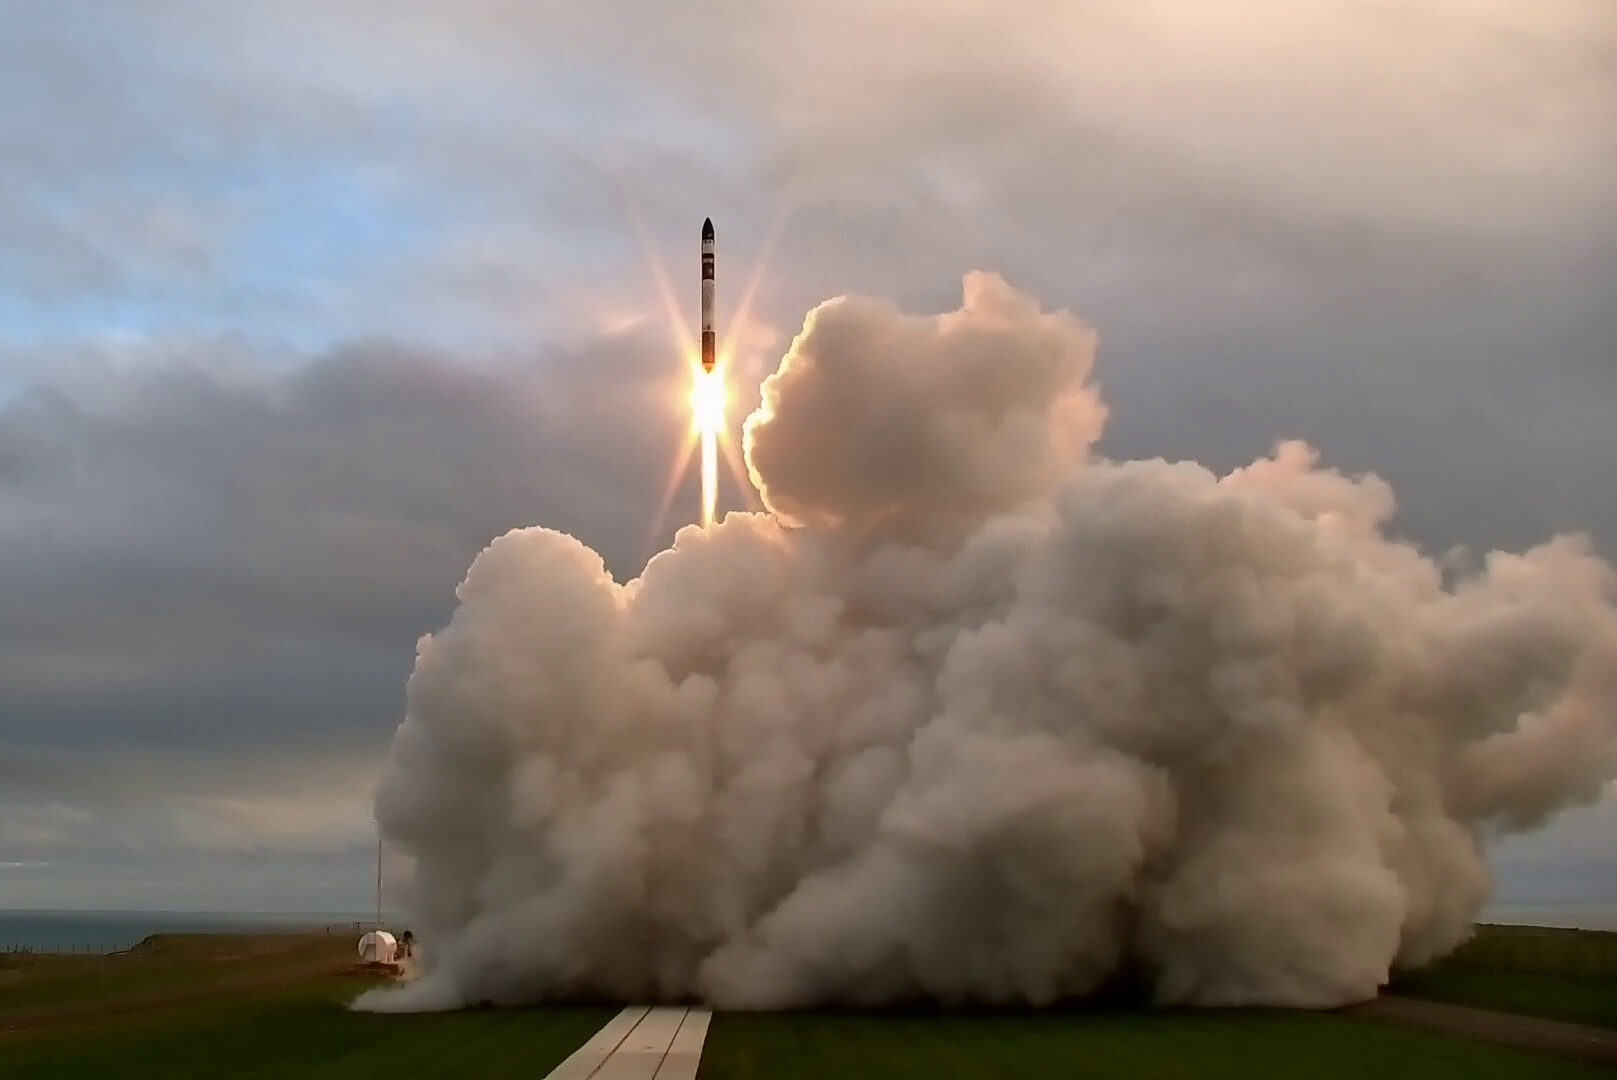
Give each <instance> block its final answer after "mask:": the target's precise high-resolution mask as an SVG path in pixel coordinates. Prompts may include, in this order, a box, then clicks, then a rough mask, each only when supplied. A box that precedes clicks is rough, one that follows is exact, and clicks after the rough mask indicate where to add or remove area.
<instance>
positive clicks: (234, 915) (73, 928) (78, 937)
mask: <svg viewBox="0 0 1617 1080" xmlns="http://www.w3.org/2000/svg"><path fill="white" fill-rule="evenodd" d="M382 918H383V921H384V922H390V921H394V922H396V921H397V920H396V916H395V917H390V916H389V915H388V913H387V912H383V913H382ZM375 919H376V915H375V913H374V912H373V913H370V914H362V913H356V912H352V911H335V912H333V911H300V912H235V911H20V910H19V911H5V910H0V952H4V951H6V950H8V949H13V950H14V949H30V950H34V951H36V952H117V951H118V950H120V949H127V948H129V947H130V946H131V945H134V944H136V943H137V942H139V941H140V940H141V939H142V938H144V937H146V936H147V935H148V934H254V933H267V932H273V931H287V930H309V929H320V928H325V927H331V928H332V929H333V930H336V929H341V930H342V931H344V932H354V933H358V932H359V931H360V930H362V929H365V928H369V927H370V926H371V924H372V923H373V922H374V921H375Z"/></svg>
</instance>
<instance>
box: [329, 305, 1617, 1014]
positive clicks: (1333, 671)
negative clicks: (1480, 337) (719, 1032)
mask: <svg viewBox="0 0 1617 1080" xmlns="http://www.w3.org/2000/svg"><path fill="white" fill-rule="evenodd" d="M1094 352H1095V335H1094V334H1093V332H1092V331H1091V330H1090V329H1089V328H1087V327H1086V326H1084V325H1083V324H1082V323H1081V322H1080V321H1079V320H1077V319H1076V318H1074V317H1073V316H1071V315H1069V314H1066V313H1059V312H1058V313H1051V312H1044V311H1041V310H1040V308H1039V306H1038V304H1037V303H1036V302H1035V301H1034V300H1033V299H1031V298H1029V297H1027V296H1024V295H1022V294H1020V293H1018V292H1017V291H1015V290H1014V289H1012V288H1011V287H1010V286H1008V285H1007V284H1006V283H1004V282H1003V281H1001V280H1000V279H999V278H997V277H994V276H991V275H983V274H976V275H971V276H969V277H968V278H967V279H966V281H965V299H964V303H963V305H962V307H961V309H960V310H958V311H955V312H950V313H948V314H944V315H940V316H935V317H918V316H914V315H909V314H906V313H903V312H901V311H899V310H896V309H895V308H893V307H891V306H890V305H887V304H885V303H882V302H879V301H875V300H870V299H858V298H842V299H837V300H833V301H830V302H828V303H826V304H823V305H821V306H820V307H819V308H818V309H816V310H815V311H814V312H812V313H811V314H810V315H809V317H808V319H807V321H806V322H805V325H804V328H803V330H802V332H801V334H799V336H798V337H797V339H796V340H795V341H794V342H793V344H792V346H791V348H790V350H789V351H788V352H787V354H786V356H785V357H784V359H783V360H782V362H781V364H780V367H779V369H778V371H777V372H776V373H775V374H773V375H772V376H771V377H770V378H769V379H768V380H767V381H766V382H765V384H764V392H763V404H762V406H761V407H760V409H759V410H758V412H757V413H755V414H754V415H753V416H752V417H751V418H750V419H749V420H748V422H747V425H746V430H745V449H746V457H747V461H748V465H749V468H750V470H751V473H752V477H753V480H754V482H755V483H756V485H757V487H758V489H759V491H760V492H761V493H762V495H763V498H764V501H765V504H766V506H767V507H768V508H769V510H770V511H771V512H772V513H770V514H731V515H730V516H729V517H727V518H726V519H725V520H724V521H723V522H722V523H721V524H719V525H717V526H715V527H712V528H710V529H707V530H702V529H698V528H695V527H691V528H687V529H685V530H683V531H681V532H680V533H679V534H678V536H677V538H676V540H675V543H674V546H673V547H672V549H670V550H668V551H664V552H662V553H660V554H659V555H657V556H656V557H655V558H653V559H652V560H651V562H650V563H649V564H648V565H647V566H646V568H645V571H644V573H643V574H642V575H641V577H640V578H638V579H637V580H635V581H632V582H629V583H628V584H626V585H619V584H617V583H616V582H614V581H613V579H612V578H611V576H610V575H609V574H608V572H607V571H606V569H605V567H604V565H603V563H602V560H601V558H600V557H599V556H598V555H596V554H595V553H594V552H593V551H591V550H590V549H588V548H587V547H585V546H584V545H583V544H581V543H579V542H578V541H577V540H575V539H573V538H571V537H569V536H567V535H564V534H561V533H557V532H554V531H550V530H547V529H542V528H530V529H519V530H516V531H513V532H510V533H507V534H506V535H504V536H502V537H500V538H499V539H498V540H496V541H494V543H492V544H491V545H490V546H489V547H488V548H487V549H486V550H485V551H484V552H483V553H482V554H481V555H480V556H479V557H478V558H477V560H476V561H475V562H474V563H473V565H472V567H471V569H470V571H469V572H468V573H467V576H466V579H465V581H464V582H463V583H462V584H461V586H460V589H459V592H458V596H459V607H458V609H457V610H456V612H455V614H454V616H453V618H452V619H451V621H450V623H449V625H448V627H446V628H445V629H443V630H442V631H441V632H439V633H437V634H434V635H432V636H429V637H425V638H423V639H422V640H421V642H420V645H419V650H418V657H417V662H416V667H415V671H414V674H413V675H412V676H411V678H410V681H409V685H408V702H407V715H406V717H405V719H404V721H403V723H402V724H401V726H400V728H399V730H398V733H397V736H396V738H395V741H394V745H393V750H392V755H391V760H390V762H389V765H388V767H387V770H386V773H385V776H384V779H383V781H382V783H381V786H380V789H379V791H378V795H377V813H378V817H379V819H380V822H381V825H382V828H383V830H384V832H385V835H386V836H387V837H388V838H389V839H390V840H391V841H392V842H393V843H394V844H395V845H397V846H399V847H400V848H401V849H403V850H404V851H406V852H408V853H409V854H410V855H411V856H412V857H413V860H414V864H415V878H414V881H413V886H412V888H413V898H412V908H411V917H412V920H413V927H414V929H416V931H417V932H418V934H419V935H420V936H421V938H422V939H423V941H424V942H425V943H426V946H427V948H426V956H425V973H424V974H423V975H422V977H420V978H419V979H417V980H415V981H414V982H412V983H409V984H407V985H405V986H403V987H402V988H399V989H395V990H386V991H376V992H372V993H370V994H367V995H366V996H365V997H364V998H362V999H361V1001H360V1002H359V1003H358V1004H359V1007H362V1008H371V1009H383V1010H412V1009H429V1008H451V1007H456V1006H459V1005H463V1004H468V1003H472V1002H477V1001H482V1000H492V1001H496V1002H502V1003H504V1002H528V1001H537V1000H547V999H555V998H565V997H570V996H579V995H588V996H602V995H604V996H607V997H611V998H616V999H622V1000H635V1001H643V1000H650V999H666V998H682V997H698V998H701V999H704V1000H707V1001H710V1002H712V1003H714V1004H716V1005H718V1006H721V1007H729V1008H789V1007H797V1006H809V1005H816V1004H824V1003H843V1004H855V1005H866V1004H870V1005H873V1004H879V1003H888V1002H897V1001H906V1000H935V1001H941V1002H945V1003H967V1002H983V1003H1026V1004H1031V1005H1042V1004H1047V1003H1050V1002H1053V1001H1056V1000H1059V999H1062V998H1066V997H1071V996H1076V995H1083V994H1085V993H1088V992H1091V991H1093V990H1095V989H1096V988H1097V987H1098V986H1100V985H1102V984H1103V983H1104V982H1105V981H1106V980H1107V979H1108V978H1109V977H1111V976H1113V975H1114V974H1115V973H1117V972H1119V971H1124V970H1126V971H1130V972H1135V973H1139V976H1140V977H1142V978H1144V979H1146V980H1147V981H1148V982H1149V984H1150V986H1151V988H1152V992H1153V995H1154V997H1155V999H1156V1000H1158V1001H1160V1002H1163V1003H1190V1004H1200V1005H1219V1004H1258V1003H1261V1004H1278V1005H1292V1006H1304V1007H1322V1006H1334V1005H1339V1004H1343V1003H1346V1002H1351V1001H1355V1000H1359V999H1363V998H1367V997H1370V996H1372V995H1374V994H1375V993H1376V990H1377V988H1378V986H1379V985H1380V984H1382V983H1383V982H1384V981H1385V980H1386V978H1387V976H1388V973H1389V970H1390V969H1391V968H1392V967H1394V966H1397V965H1418V964H1421V963H1424V962H1426V961H1428V960H1430V959H1432V958H1433V957H1435V956H1438V955H1440V954H1442V953H1444V952H1445V951H1447V950H1449V949H1451V948H1453V947H1454V946H1455V945H1457V944H1458V943H1459V942H1461V941H1462V940H1464V939H1465V938H1466V937H1467V935H1468V934H1469V933H1470V928H1471V924H1472V921H1473V919H1474V917H1475V916H1476V914H1477V912H1478V910H1479V908H1480V907H1481V905H1482V904H1483V903H1484V901H1485V900H1486V898H1487V896H1488V894H1489V888H1490V884H1489V877H1488V872H1487V867H1486V864H1485V862H1484V859H1483V855H1482V847H1481V843H1482V839H1483V838H1484V837H1485V835H1487V833H1488V831H1489V830H1492V829H1522V828H1529V827H1532V826H1533V825H1535V824H1537V823H1539V822H1542V821H1543V820H1544V819H1545V818H1546V817H1547V816H1548V815H1551V814H1553V813H1554V812H1555V811H1556V810H1557V809H1558V808H1560V807H1563V806H1567V805H1569V804H1572V803H1576V802H1580V801H1587V800H1592V799H1594V798H1595V797H1597V796H1598V794H1599V792H1600V790H1601V788H1602V785H1603V784H1604V783H1606V782H1607V781H1608V780H1609V779H1610V778H1611V777H1613V776H1614V775H1617V610H1614V608H1613V606H1612V603H1611V596H1612V593H1613V573H1612V570H1611V568H1610V567H1609V566H1607V565H1606V564H1605V563H1604V562H1602V561H1601V560H1600V559H1598V558H1597V557H1596V556H1595V555H1594V553H1593V552H1592V550H1591V549H1590V547H1589V545H1588V544H1587V543H1586V542H1585V541H1584V540H1583V539H1580V538H1578V537H1571V536H1563V537H1558V538H1555V539H1553V540H1551V541H1549V542H1547V543H1545V544H1543V545H1542V546H1540V547H1537V548H1534V549H1532V550H1530V551H1527V552H1525V553H1522V554H1507V553H1494V554H1491V555H1489V556H1487V557H1486V559H1484V560H1467V559H1464V558H1461V557H1458V556H1453V557H1448V558H1446V559H1444V560H1441V561H1440V560H1434V559H1432V558H1429V557H1427V556H1425V555H1423V554H1422V553H1421V552H1420V551H1419V550H1417V549H1416V548H1415V547H1414V546H1412V545H1410V544H1407V543H1403V542H1400V541H1398V540H1397V539H1394V538H1392V537H1391V536H1389V534H1388V532H1387V527H1388V523H1389V519H1390V518H1391V517H1392V515H1393V512H1394V500H1393V495H1392V492H1391V491H1390V489H1389V488H1388V486H1387V485H1386V484H1385V483H1383V482H1382V481H1381V480H1379V479H1378V478H1376V477H1374V476H1361V477H1350V476H1345V475H1342V474H1341V473H1339V472H1336V471H1332V470H1330V469H1327V468H1323V467H1321V465H1320V464H1319V461H1318V458H1317V455H1316V453H1315V451H1314V450H1313V449H1311V448H1310V447H1308V446H1306V445H1304V444H1302V443H1298V442H1287V443H1282V444H1281V445H1279V446H1278V447H1277V448H1276V449H1275V451H1274V453H1273V456H1271V457H1269V458H1266V459H1263V460H1261V461H1257V462H1255V463H1253V464H1251V465H1250V466H1247V467H1246V468H1243V469H1238V470H1236V471H1235V472H1233V473H1231V474H1229V475H1226V476H1218V475H1215V474H1213V473H1211V472H1209V471H1208V470H1206V469H1204V468H1202V467H1200V466H1198V465H1196V464H1194V463H1188V462H1168V461H1162V460H1154V461H1132V462H1113V461H1107V460H1102V459H1099V458H1097V457H1095V456H1094V455H1093V454H1092V453H1091V447H1092V445H1093V443H1094V442H1095V440H1096V439H1097V438H1098V437H1099V434H1100V432H1101V428H1102V425H1103V422H1104V419H1105V409H1104V407H1103V405H1102V403H1101V401H1100V399H1099V397H1098V395H1097V393H1096V391H1095V390H1094V389H1093V387H1092V385H1091V383H1090V375H1091V368H1092V363H1093V358H1094Z"/></svg>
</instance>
